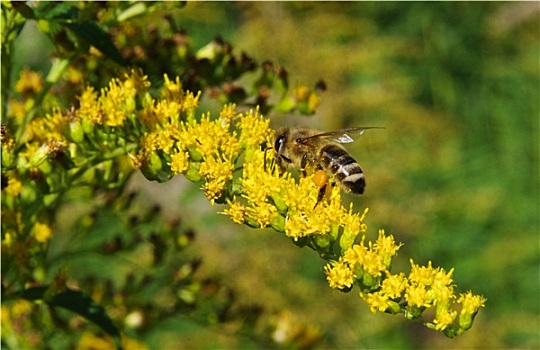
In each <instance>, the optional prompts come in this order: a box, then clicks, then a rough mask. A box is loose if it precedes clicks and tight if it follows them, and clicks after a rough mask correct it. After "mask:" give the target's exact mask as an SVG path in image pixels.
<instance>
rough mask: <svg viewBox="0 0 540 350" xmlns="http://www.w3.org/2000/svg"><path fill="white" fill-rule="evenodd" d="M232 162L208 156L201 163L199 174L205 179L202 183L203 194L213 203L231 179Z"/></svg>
mask: <svg viewBox="0 0 540 350" xmlns="http://www.w3.org/2000/svg"><path fill="white" fill-rule="evenodd" d="M233 171H234V164H232V163H231V162H229V161H223V160H219V159H215V158H214V157H212V156H210V157H207V158H206V159H205V161H204V162H202V163H201V167H200V170H199V172H200V174H201V176H203V177H204V178H205V180H206V183H205V184H204V185H203V190H204V194H205V195H206V197H207V198H208V199H209V200H210V202H211V203H212V204H213V203H214V200H216V199H218V198H220V197H221V194H222V191H223V189H224V188H225V185H226V184H227V182H228V181H230V180H232V177H233Z"/></svg>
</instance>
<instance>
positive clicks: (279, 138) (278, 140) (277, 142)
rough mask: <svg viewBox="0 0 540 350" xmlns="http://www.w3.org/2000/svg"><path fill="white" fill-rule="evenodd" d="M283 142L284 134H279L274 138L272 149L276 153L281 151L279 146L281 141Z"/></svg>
mask: <svg viewBox="0 0 540 350" xmlns="http://www.w3.org/2000/svg"><path fill="white" fill-rule="evenodd" d="M284 142H285V135H280V136H278V137H277V138H276V142H275V143H274V149H275V150H276V152H277V153H280V152H281V147H282V146H283V143H284Z"/></svg>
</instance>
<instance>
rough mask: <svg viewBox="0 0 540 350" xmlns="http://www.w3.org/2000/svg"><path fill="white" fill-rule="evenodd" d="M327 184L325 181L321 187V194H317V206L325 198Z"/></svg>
mask: <svg viewBox="0 0 540 350" xmlns="http://www.w3.org/2000/svg"><path fill="white" fill-rule="evenodd" d="M326 186H327V184H326V183H325V184H324V186H323V187H321V189H320V190H319V194H318V195H317V203H315V207H316V206H317V205H318V204H319V203H320V202H321V201H322V199H323V198H324V195H325V194H326ZM315 207H313V209H315Z"/></svg>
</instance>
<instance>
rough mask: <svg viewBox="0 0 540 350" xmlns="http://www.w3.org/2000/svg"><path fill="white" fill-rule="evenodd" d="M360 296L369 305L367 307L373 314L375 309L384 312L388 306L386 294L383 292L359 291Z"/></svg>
mask: <svg viewBox="0 0 540 350" xmlns="http://www.w3.org/2000/svg"><path fill="white" fill-rule="evenodd" d="M360 297H361V298H362V299H364V301H365V302H366V303H367V304H368V305H369V309H370V310H371V312H373V314H375V313H376V312H377V311H379V312H385V311H386V309H387V308H388V296H387V295H385V294H384V293H381V292H374V293H360Z"/></svg>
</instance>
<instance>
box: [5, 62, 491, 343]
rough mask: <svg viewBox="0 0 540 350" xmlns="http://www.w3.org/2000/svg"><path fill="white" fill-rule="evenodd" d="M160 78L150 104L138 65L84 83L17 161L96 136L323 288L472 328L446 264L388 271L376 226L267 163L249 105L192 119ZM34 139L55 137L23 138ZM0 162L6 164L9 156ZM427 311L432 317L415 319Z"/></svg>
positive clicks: (32, 133)
mask: <svg viewBox="0 0 540 350" xmlns="http://www.w3.org/2000/svg"><path fill="white" fill-rule="evenodd" d="M164 81H165V82H164V86H163V88H162V90H161V96H160V98H159V99H157V100H156V99H154V98H152V97H151V96H150V94H149V93H148V88H149V86H150V83H149V82H148V80H147V78H146V76H144V75H143V74H142V72H140V71H137V70H132V71H131V72H129V73H128V74H126V75H125V76H124V77H123V79H113V80H112V81H111V82H110V83H109V85H108V86H107V87H106V88H103V89H102V90H101V91H99V93H98V92H96V91H94V90H93V89H91V88H87V89H86V90H84V92H83V93H82V95H81V96H80V98H79V101H80V108H79V109H78V110H76V111H73V112H72V113H71V114H72V117H70V118H65V114H63V113H62V112H61V111H59V110H54V111H53V113H52V114H51V115H49V116H48V117H47V121H48V122H46V123H45V124H46V128H43V127H42V125H41V124H39V123H44V121H43V120H36V121H35V124H31V125H30V127H29V128H28V130H29V131H28V134H27V140H28V146H27V149H28V155H27V158H28V159H27V160H26V162H27V163H30V164H32V166H39V165H40V164H42V163H46V161H47V160H48V157H49V156H50V154H51V152H53V151H52V149H57V150H58V149H60V150H63V148H64V147H66V145H67V144H68V142H74V140H79V141H81V140H83V141H84V140H88V139H101V140H105V141H106V142H105V141H104V142H103V144H101V145H98V146H99V149H100V151H101V152H104V153H106V154H107V155H108V156H109V157H113V156H114V155H115V154H118V153H115V152H118V149H120V150H121V151H123V152H124V153H123V154H122V155H125V154H126V153H128V154H129V155H130V157H131V160H132V162H133V164H134V165H135V167H137V168H139V169H140V170H141V171H142V173H143V174H144V175H145V176H146V177H147V178H148V179H151V180H157V181H167V180H169V179H170V178H172V177H173V176H174V175H177V174H182V175H184V176H185V177H186V178H187V179H188V180H191V181H193V182H202V184H201V186H200V188H201V189H202V190H203V192H204V194H205V196H206V197H207V198H208V200H209V201H210V203H212V204H214V203H219V204H224V205H225V208H224V209H223V210H222V211H221V213H222V214H224V215H227V216H229V217H230V218H231V220H232V221H233V222H234V223H237V224H246V225H248V226H250V227H254V228H266V227H272V228H273V229H274V230H276V231H278V232H282V233H284V234H285V235H286V236H287V237H290V238H291V239H292V241H293V242H294V243H295V244H297V245H299V246H304V245H307V246H309V247H310V248H312V249H313V250H315V251H316V252H317V253H319V255H320V256H321V257H322V258H323V259H324V260H326V261H327V263H326V265H325V266H324V273H325V274H326V278H327V280H328V284H329V286H330V287H331V288H334V289H338V290H341V291H344V292H346V291H350V290H351V289H352V288H354V287H355V286H356V287H357V288H358V289H359V294H360V297H361V298H362V299H363V300H364V301H365V302H366V303H367V304H368V306H369V308H370V310H371V311H372V312H373V313H376V312H377V311H378V312H386V313H391V314H399V313H401V314H403V315H404V316H405V317H406V318H408V319H413V320H416V321H419V322H421V323H423V324H424V325H426V326H427V327H429V328H432V329H435V330H438V331H441V332H444V333H445V334H446V335H447V336H455V335H459V334H461V333H462V332H464V331H465V330H467V329H469V328H470V327H471V325H472V322H473V320H474V317H475V315H476V313H477V312H478V309H479V308H480V307H483V306H484V304H485V301H486V299H485V298H483V297H481V296H476V295H473V294H472V293H471V292H468V293H466V294H461V295H460V296H459V297H457V296H456V295H455V294H454V288H455V285H454V282H453V280H452V273H453V269H450V271H448V272H446V271H444V270H443V269H441V268H434V267H433V266H432V264H431V262H429V263H428V265H427V266H420V265H418V264H415V263H414V262H413V261H412V260H411V272H410V273H409V274H408V275H406V274H405V273H397V274H395V273H392V271H391V268H392V262H393V259H394V258H395V257H396V256H397V252H398V250H399V248H400V247H401V245H402V244H401V243H396V241H395V239H394V236H392V235H388V234H386V233H385V232H384V231H383V230H380V231H379V232H378V236H377V238H376V240H375V241H370V240H369V239H368V238H367V236H366V232H367V226H366V224H365V217H366V215H367V209H365V210H364V211H363V212H357V211H356V210H355V208H354V207H353V205H352V204H351V205H350V206H349V207H348V208H345V207H343V205H342V201H341V190H340V188H339V186H334V187H333V188H332V189H331V191H329V193H328V194H327V196H326V198H324V200H322V201H321V202H319V203H318V198H317V197H318V192H319V190H320V187H318V186H317V185H316V184H315V183H314V182H313V175H311V176H307V177H300V178H299V179H298V180H296V179H295V178H294V177H293V176H291V174H290V173H281V172H280V171H279V170H278V169H276V168H277V167H275V166H274V163H275V162H274V159H273V158H274V152H273V151H272V150H271V149H269V147H270V145H272V143H273V138H274V132H273V130H272V129H270V127H269V120H268V119H266V118H265V117H264V116H262V115H261V114H260V113H259V110H258V109H251V110H248V111H245V112H239V111H237V109H236V106H235V105H233V104H229V105H225V106H224V107H223V108H222V110H221V112H220V114H219V116H218V117H216V118H212V116H211V115H210V114H209V113H204V114H202V116H200V117H198V116H197V115H198V114H197V113H196V112H197V108H198V102H199V98H200V96H201V94H200V93H197V94H194V93H191V92H185V91H184V90H183V89H182V84H181V81H180V79H179V78H175V79H169V77H167V76H165V77H164ZM21 89H22V87H21ZM298 93H299V94H300V93H301V91H298ZM71 114H70V115H71ZM66 121H67V122H66ZM43 130H45V132H44V131H43ZM66 130H69V131H70V132H71V135H72V136H71V137H70V139H69V140H70V141H68V139H67V138H66V137H65V136H64V135H65V132H66ZM86 136H88V137H86ZM43 137H46V139H52V140H54V143H48V144H43V143H39V142H35V143H32V141H33V140H40V139H43ZM8 141H9V140H6V141H5V143H4V145H5V146H6V147H5V148H3V149H5V150H6V152H7V151H8V150H9V149H10V148H9V147H7V146H9V142H8ZM51 142H52V141H51ZM38 145H40V146H41V147H45V148H43V149H42V148H40V147H39V146H38ZM43 145H44V146H43ZM94 146H95V145H94ZM115 150H116V151H115ZM3 156H4V154H3ZM4 159H5V160H6V161H7V160H9V154H8V153H6V155H5V158H4ZM5 192H6V195H7V196H13V197H16V196H18V195H19V193H20V192H21V189H20V185H19V183H18V181H17V180H15V179H13V178H10V180H9V182H8V187H7V189H6V191H5ZM40 225H42V226H36V228H35V230H34V234H35V235H36V239H38V240H39V241H42V242H45V241H47V240H48V239H49V237H50V232H49V231H48V230H47V227H46V226H43V224H40ZM459 304H460V306H461V309H460V310H459V311H458V310H456V306H458V305H459ZM430 308H434V313H431V315H434V316H431V317H432V319H424V318H423V317H424V316H423V315H424V312H425V311H426V310H427V309H430ZM458 312H459V313H458Z"/></svg>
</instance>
